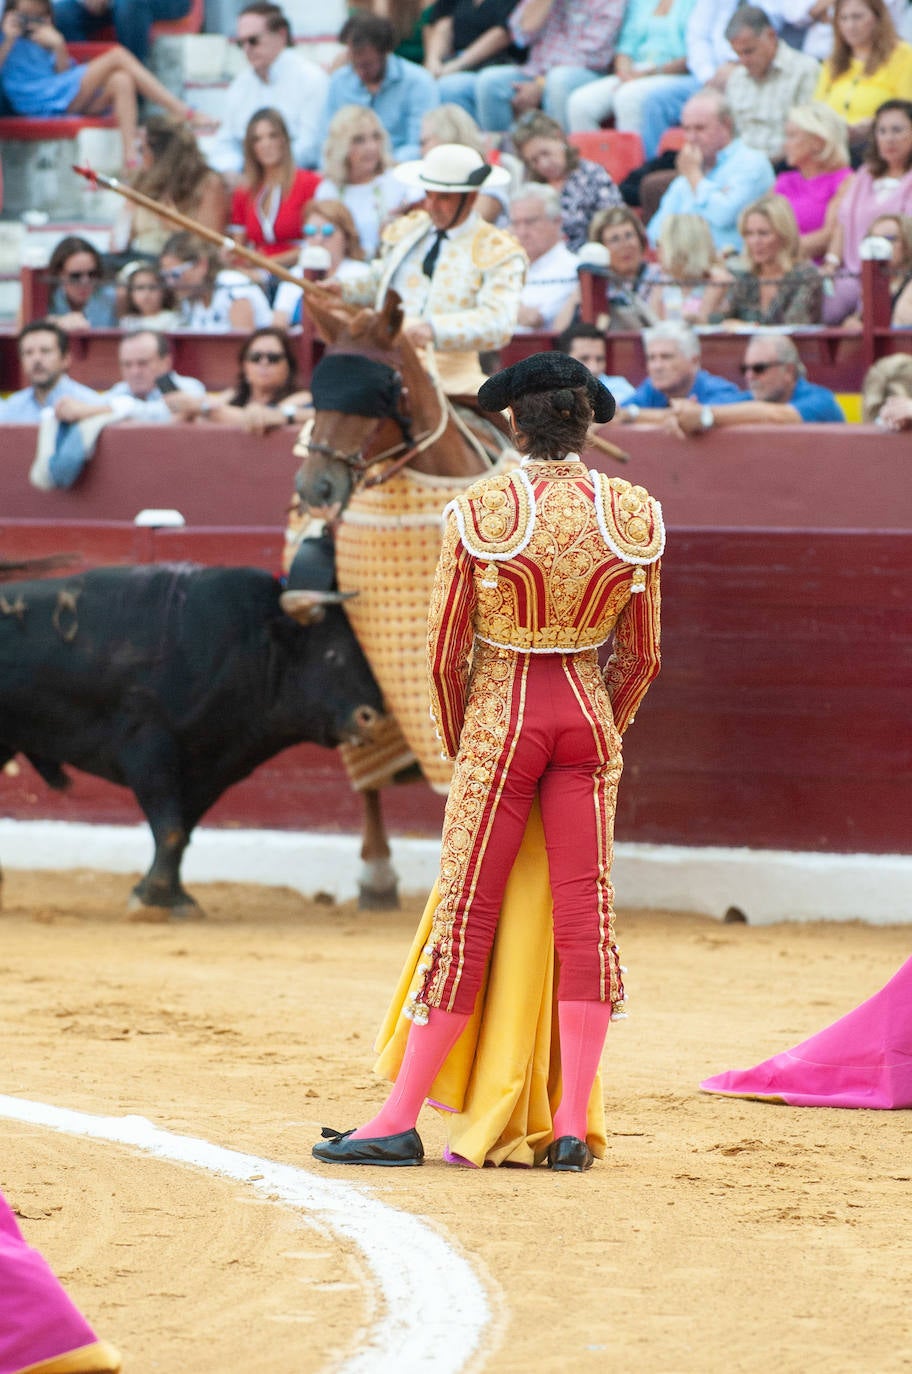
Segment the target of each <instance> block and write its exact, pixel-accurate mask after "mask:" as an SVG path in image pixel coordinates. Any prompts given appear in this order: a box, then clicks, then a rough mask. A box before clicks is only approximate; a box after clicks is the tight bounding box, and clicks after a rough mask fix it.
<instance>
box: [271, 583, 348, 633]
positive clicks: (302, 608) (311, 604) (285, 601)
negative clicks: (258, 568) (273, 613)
mask: <svg viewBox="0 0 912 1374" xmlns="http://www.w3.org/2000/svg"><path fill="white" fill-rule="evenodd" d="M357 595H358V593H357V592H319V591H312V590H309V589H295V590H293V591H292V590H289V591H285V592H282V594H281V596H280V597H279V605H280V606H281V607H282V610H283V611H284V612H285V614H286V615H290V616H291V618H292V620H296V621H297V622H298V624H299V625H308V624H310V622H311V621H312V620H317V619H319V617H320V615H322V613H323V608H324V607H325V606H340V605H341V604H342V602H343V601H350V600H351V598H352V597H353V596H357Z"/></svg>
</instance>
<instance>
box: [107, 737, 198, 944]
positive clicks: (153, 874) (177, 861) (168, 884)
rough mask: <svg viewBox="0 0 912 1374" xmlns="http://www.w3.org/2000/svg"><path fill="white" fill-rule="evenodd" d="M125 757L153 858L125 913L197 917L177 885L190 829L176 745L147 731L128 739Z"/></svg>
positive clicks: (195, 907)
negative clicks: (150, 842) (185, 818)
mask: <svg viewBox="0 0 912 1374" xmlns="http://www.w3.org/2000/svg"><path fill="white" fill-rule="evenodd" d="M128 752H129V757H127V758H125V759H122V763H123V766H124V773H125V775H126V782H127V785H128V786H129V787H131V788H132V790H133V793H134V795H135V796H136V800H137V801H138V802H139V804H140V806H141V807H142V810H143V814H144V815H145V817H146V820H147V821H148V822H149V828H150V830H151V831H152V839H153V841H154V844H155V855H154V857H153V859H152V864H151V867H150V868H149V870H148V872H147V873H145V874H144V875H143V877H142V878H140V880H139V882H138V883H137V884H136V886H135V887H134V889H133V891H132V893H131V896H130V901H129V903H128V907H127V909H128V911H129V912H130V913H131V914H132V915H134V916H140V917H142V915H145V916H146V917H148V918H149V919H155V914H156V913H161V914H162V915H164V916H167V917H183V918H187V917H192V916H202V915H203V912H202V910H201V909H200V907H199V906H198V904H197V903H196V902H195V901H194V899H193V898H192V897H191V896H190V894H189V892H186V891H185V890H184V888H183V887H182V886H181V880H180V868H181V860H182V859H183V857H184V850H185V849H186V848H187V845H188V844H189V842H190V830H189V829H188V827H187V826H186V825H185V823H184V819H183V812H182V808H181V798H180V781H179V777H180V773H179V760H178V756H177V746H176V745H175V743H174V740H173V739H172V738H171V736H170V735H169V734H168V733H167V732H166V731H164V730H160V729H158V728H157V727H152V726H150V727H147V728H145V729H144V730H142V731H140V732H139V734H137V735H135V736H134V737H133V738H132V739H131V741H130V745H129V751H128Z"/></svg>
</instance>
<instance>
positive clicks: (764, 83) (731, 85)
mask: <svg viewBox="0 0 912 1374" xmlns="http://www.w3.org/2000/svg"><path fill="white" fill-rule="evenodd" d="M725 36H726V38H727V39H728V41H729V43H730V44H731V45H732V48H733V50H734V51H735V52H736V53H737V55H738V65H737V67H735V69H734V71H733V72H732V74H731V76H730V77H729V78H728V85H727V86H726V88H725V99H726V100H727V101H728V104H729V107H730V109H731V112H732V114H733V115H734V117H735V129H736V130H737V133H738V136H739V137H740V138H743V139H744V142H745V143H746V144H747V145H748V147H749V148H757V149H759V151H760V152H761V153H766V155H767V157H768V158H769V160H770V162H774V163H775V162H781V161H782V159H783V157H784V155H785V154H784V150H785V122H786V120H787V118H788V112H789V110H790V109H791V108H792V106H793V105H806V104H807V102H808V101H810V100H813V99H814V90H815V88H816V86H817V77H818V74H819V71H820V65H819V63H818V62H817V60H816V59H815V58H813V57H809V56H808V55H807V54H806V53H803V52H796V51H795V49H794V48H790V47H789V45H788V44H787V43H784V42H783V41H782V39H781V38H780V37H779V35H778V34H777V33H776V30H775V28H774V27H773V25H772V23H771V22H770V18H769V15H768V14H767V13H766V11H765V10H763V9H760V7H759V6H758V5H741V6H740V8H739V9H737V10H735V13H734V14H733V15H732V17H731V19H730V20H729V22H728V26H727V28H726V30H725Z"/></svg>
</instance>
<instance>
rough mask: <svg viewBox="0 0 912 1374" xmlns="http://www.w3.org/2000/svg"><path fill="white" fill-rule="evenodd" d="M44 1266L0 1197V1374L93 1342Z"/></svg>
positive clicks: (92, 1335) (84, 1323)
mask: <svg viewBox="0 0 912 1374" xmlns="http://www.w3.org/2000/svg"><path fill="white" fill-rule="evenodd" d="M96 1339H97V1337H96V1336H95V1333H94V1331H93V1330H92V1328H91V1327H90V1326H89V1324H88V1322H87V1321H86V1320H85V1318H84V1317H83V1316H82V1314H81V1313H80V1312H79V1311H78V1309H77V1308H76V1307H74V1306H73V1304H72V1303H71V1302H70V1299H69V1298H68V1297H67V1295H66V1293H65V1292H64V1291H63V1288H62V1287H61V1285H60V1283H59V1282H58V1281H57V1279H56V1278H55V1277H54V1275H53V1273H52V1272H51V1269H50V1267H49V1265H48V1264H47V1262H46V1261H45V1260H44V1259H42V1257H41V1255H39V1253H38V1251H37V1250H33V1249H32V1247H31V1246H30V1245H28V1244H27V1243H26V1241H25V1239H24V1238H23V1235H22V1232H21V1231H20V1230H19V1227H18V1225H17V1223H16V1218H15V1217H14V1216H13V1213H12V1210H11V1208H10V1206H9V1204H8V1203H7V1201H6V1199H5V1198H4V1196H3V1194H2V1193H0V1374H16V1371H19V1370H23V1369H28V1368H30V1366H32V1365H35V1364H39V1363H40V1362H41V1361H42V1360H50V1359H53V1358H54V1357H55V1356H57V1355H63V1354H67V1353H69V1352H70V1351H71V1350H79V1349H81V1348H82V1347H83V1346H87V1345H92V1344H93V1343H94V1342H95V1341H96Z"/></svg>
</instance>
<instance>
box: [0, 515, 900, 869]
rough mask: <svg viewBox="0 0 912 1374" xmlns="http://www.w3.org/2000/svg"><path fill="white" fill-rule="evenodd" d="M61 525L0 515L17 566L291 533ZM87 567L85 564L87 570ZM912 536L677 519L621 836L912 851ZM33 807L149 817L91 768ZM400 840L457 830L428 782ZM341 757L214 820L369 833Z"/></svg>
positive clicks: (264, 556) (223, 551)
mask: <svg viewBox="0 0 912 1374" xmlns="http://www.w3.org/2000/svg"><path fill="white" fill-rule="evenodd" d="M142 537H143V539H144V540H145V541H146V543H145V546H144V547H140V546H138V545H137V542H136V535H135V532H134V531H133V530H132V528H131V527H129V526H124V525H120V526H112V525H104V524H98V523H95V524H91V525H72V526H64V527H63V528H61V529H56V530H55V529H54V528H53V527H51V526H46V527H45V528H44V529H43V530H40V529H39V527H37V526H36V525H33V524H30V525H25V524H20V523H17V522H2V523H0V550H2V552H3V554H4V556H7V557H10V556H13V555H14V554H17V553H33V554H35V553H41V552H49V551H55V550H56V551H59V550H66V549H72V548H74V547H77V548H79V547H81V548H82V550H83V551H84V553H85V554H86V556H87V558H88V559H89V561H90V562H93V563H95V562H108V561H120V560H121V559H124V560H129V561H133V560H136V559H141V558H143V557H148V558H150V559H151V558H157V559H165V560H167V559H174V558H190V557H192V558H194V559H197V560H200V561H213V562H233V563H242V564H243V563H253V564H257V565H259V566H264V567H272V566H274V560H275V558H276V555H277V554H278V549H279V535H278V533H277V532H275V531H272V530H257V529H247V530H226V529H214V528H210V529H207V530H204V531H198V530H183V531H158V532H152V531H143V532H142ZM74 571H75V570H74ZM910 607H912V537H910V535H909V533H908V532H907V531H901V532H892V533H876V532H875V533H871V532H870V531H869V530H867V529H864V528H859V527H856V528H854V529H852V528H848V529H822V528H817V529H808V530H784V529H762V528H757V527H753V528H751V527H743V528H740V529H709V528H697V529H693V528H683V527H674V526H673V527H672V528H671V531H670V535H669V549H668V553H667V555H666V558H665V562H664V567H663V668H662V673H661V675H660V677H659V679H658V680H657V682H656V684H655V685H654V686H653V688H652V690H651V691H650V693H649V695H648V696H647V698H646V701H645V702H644V704H643V706H642V707H641V709H640V711H639V713H638V717H637V723H636V726H635V727H634V729H633V730H632V731H631V734H630V736H629V739H628V741H627V745H626V750H625V752H626V781H625V785H624V786H623V787H622V789H621V797H620V805H619V810H618V817H617V834H618V838H619V839H623V840H637V841H641V842H646V841H650V842H654V843H667V844H685V845H712V844H717V845H736V846H737V845H747V846H750V847H754V848H781V849H797V850H821V851H837V852H872V853H910V852H912V839H910V834H909V827H908V817H909V815H910V814H912V729H910V726H909V721H908V694H909V680H910V669H912V610H910ZM0 807H2V808H3V809H4V810H5V811H6V814H9V815H14V816H20V817H21V816H52V817H59V818H69V819H81V820H96V821H97V820H108V821H112V820H119V821H127V820H131V819H135V818H136V815H137V813H136V809H135V806H134V804H133V803H132V802H131V801H130V799H129V798H128V797H127V796H126V795H125V794H124V793H122V792H119V791H118V790H117V789H114V788H111V787H108V786H106V785H104V784H102V783H100V782H96V781H94V780H91V779H86V778H84V777H82V776H81V775H80V776H79V778H78V781H77V783H76V785H75V787H74V789H73V791H72V792H71V793H70V794H68V795H66V796H64V797H58V796H57V795H56V794H53V793H51V792H50V791H48V789H46V788H45V787H44V785H43V784H42V783H41V782H40V781H39V780H38V779H37V778H36V777H35V775H34V774H33V773H32V772H31V770H30V769H29V768H28V766H27V765H23V767H22V770H21V772H20V773H19V774H18V776H16V777H9V776H0ZM387 813H388V815H389V818H390V824H391V826H392V827H393V829H394V830H396V831H397V832H398V833H402V832H403V831H404V832H406V833H414V834H424V835H436V834H437V833H439V825H440V819H441V815H442V803H441V800H440V798H437V797H435V796H434V795H433V794H432V793H431V792H430V791H429V789H427V788H426V787H424V786H423V785H420V784H418V785H415V786H411V787H404V788H401V789H400V788H396V789H392V790H391V791H390V793H389V796H388V804H387ZM359 817H360V809H359V804H358V802H357V799H356V798H354V797H353V796H352V795H351V794H350V792H349V789H348V784H347V781H346V779H345V776H344V774H343V772H342V770H341V768H340V767H339V765H338V762H337V760H336V759H335V757H334V756H333V755H332V754H328V753H326V752H325V751H321V750H317V749H315V748H313V747H309V746H301V747H300V748H298V749H295V750H291V751H288V752H287V753H285V754H282V755H280V756H278V757H277V758H276V759H274V760H272V761H271V762H270V763H269V764H267V765H265V766H264V767H263V768H261V769H259V770H258V771H257V773H256V774H255V775H254V776H253V777H252V778H251V779H249V780H248V781H247V782H245V783H243V784H241V785H239V786H238V787H237V788H234V789H232V791H231V792H230V793H229V794H228V795H227V796H226V797H225V798H223V799H222V801H221V802H220V803H219V804H218V806H217V807H216V808H215V809H214V810H213V812H212V813H211V815H210V817H209V818H208V820H209V823H211V824H222V825H232V824H234V825H240V824H244V825H266V826H272V827H280V828H281V827H285V828H290V829H293V828H297V827H305V828H316V829H320V828H325V829H340V828H341V829H345V830H352V831H353V830H357V829H358V826H359Z"/></svg>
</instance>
